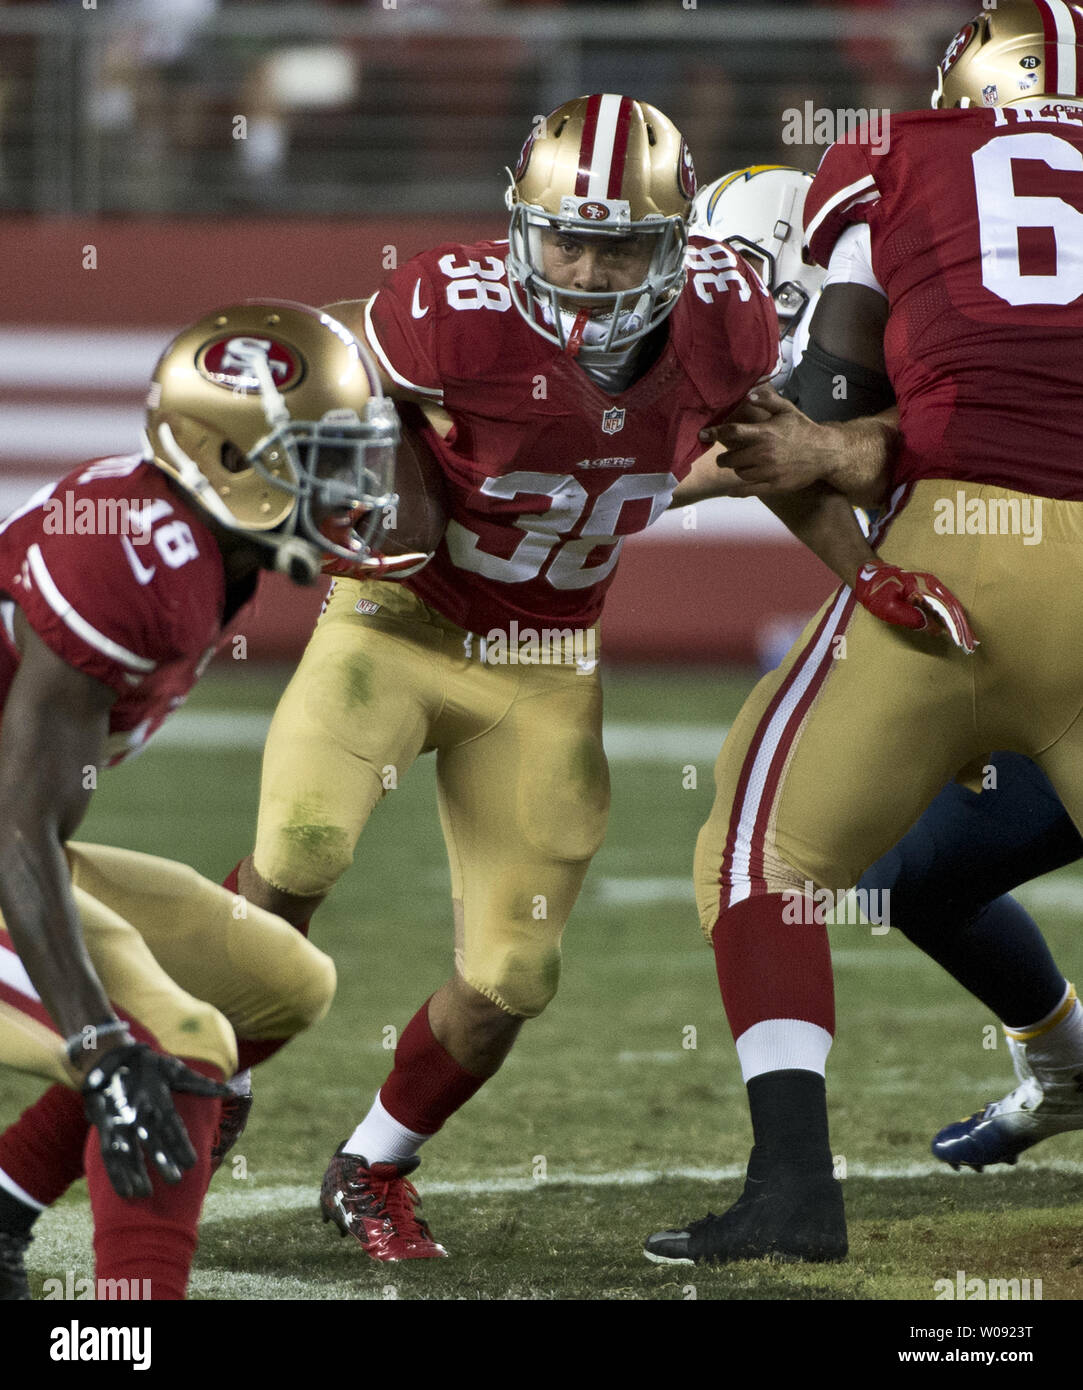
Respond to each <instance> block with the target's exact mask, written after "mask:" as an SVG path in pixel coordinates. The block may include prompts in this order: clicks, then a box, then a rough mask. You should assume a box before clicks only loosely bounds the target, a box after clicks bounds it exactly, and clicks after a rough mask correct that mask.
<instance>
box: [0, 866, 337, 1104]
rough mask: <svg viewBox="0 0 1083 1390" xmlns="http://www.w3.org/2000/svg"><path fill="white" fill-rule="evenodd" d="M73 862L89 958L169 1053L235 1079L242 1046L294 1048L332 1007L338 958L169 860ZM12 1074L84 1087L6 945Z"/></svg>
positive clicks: (6, 1038) (6, 1023)
mask: <svg viewBox="0 0 1083 1390" xmlns="http://www.w3.org/2000/svg"><path fill="white" fill-rule="evenodd" d="M67 855H68V862H69V864H70V865H71V875H72V884H73V888H74V893H75V901H76V906H77V907H78V909H79V916H80V920H81V922H82V926H83V936H84V939H85V941H86V946H87V951H88V953H89V955H90V959H91V961H92V962H93V965H94V968H95V970H96V971H97V973H98V976H99V978H100V979H101V982H102V985H103V987H104V989H105V992H106V994H107V995H108V996H109V999H110V1000H111V1001H112V1003H113V1004H114V1005H115V1006H116V1007H117V1008H118V1009H120V1010H122V1011H123V1012H124V1014H126V1015H127V1016H128V1017H131V1018H133V1019H136V1020H137V1021H138V1022H139V1023H141V1024H143V1026H144V1027H145V1028H147V1029H148V1030H149V1031H150V1032H151V1033H152V1034H153V1035H154V1036H155V1038H156V1039H157V1041H158V1042H159V1044H160V1045H161V1046H162V1048H163V1049H164V1050H165V1051H166V1052H170V1053H172V1054H174V1055H175V1056H181V1057H193V1058H199V1059H201V1060H203V1061H206V1062H211V1063H213V1065H214V1066H216V1067H219V1068H220V1069H221V1071H222V1072H223V1074H224V1075H226V1076H231V1075H232V1074H233V1072H234V1071H235V1070H236V1065H237V1042H236V1039H237V1036H238V1035H239V1036H241V1037H244V1038H252V1039H259V1038H287V1037H291V1036H292V1035H293V1034H294V1033H297V1032H299V1031H301V1029H303V1028H305V1027H307V1026H308V1025H309V1024H310V1023H315V1022H316V1021H317V1020H319V1019H320V1018H322V1017H323V1015H324V1014H325V1013H326V1012H327V1010H328V1009H329V1008H330V1007H331V1000H332V997H333V996H334V992H335V967H334V965H333V963H332V961H331V959H330V958H329V957H328V956H326V955H324V953H323V952H322V951H319V950H317V949H316V947H314V946H313V945H312V944H311V943H310V942H308V941H306V940H305V939H304V937H303V936H302V935H301V934H300V932H298V931H295V930H294V928H293V927H291V926H290V925H289V924H288V923H287V922H284V921H283V920H282V919H281V918H280V917H274V916H272V915H271V914H270V913H269V912H264V911H262V910H261V909H260V908H257V907H254V906H252V905H251V904H249V903H247V902H245V901H244V899H242V898H239V897H237V896H236V895H235V894H233V893H231V892H229V891H228V890H227V889H225V888H222V887H220V886H219V885H218V884H215V883H211V882H210V881H209V880H208V879H205V878H202V877H201V876H200V875H199V874H197V873H196V871H195V870H194V869H191V868H189V867H188V866H187V865H184V864H175V863H173V862H172V861H171V860H168V859H157V858H155V857H153V856H151V855H149V854H137V853H135V852H134V851H132V850H123V849H113V848H111V847H107V846H105V845H87V844H75V843H73V844H69V845H68V846H67ZM0 1063H2V1064H4V1065H6V1066H13V1067H16V1068H17V1069H19V1070H20V1071H29V1072H34V1073H36V1074H37V1075H39V1076H45V1077H48V1078H49V1079H50V1080H52V1081H65V1082H68V1083H69V1084H70V1083H72V1081H73V1080H75V1079H76V1073H75V1072H74V1071H73V1070H72V1068H71V1067H70V1066H69V1065H68V1063H67V1060H66V1058H65V1056H64V1047H63V1040H62V1039H61V1038H60V1036H59V1034H58V1033H57V1030H56V1028H55V1027H54V1026H53V1024H52V1021H51V1020H50V1019H49V1018H48V1016H47V1015H46V1014H45V1011H44V1009H43V1008H42V1006H41V1004H40V1002H39V1001H38V1000H37V995H36V993H35V992H34V991H33V988H32V986H30V984H29V981H28V980H27V979H26V977H25V972H23V971H22V968H21V966H20V964H19V962H18V959H17V957H16V956H15V954H14V951H12V950H10V949H9V948H8V946H7V938H6V937H4V938H2V939H0Z"/></svg>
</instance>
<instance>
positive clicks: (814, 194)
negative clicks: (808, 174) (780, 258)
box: [805, 137, 880, 266]
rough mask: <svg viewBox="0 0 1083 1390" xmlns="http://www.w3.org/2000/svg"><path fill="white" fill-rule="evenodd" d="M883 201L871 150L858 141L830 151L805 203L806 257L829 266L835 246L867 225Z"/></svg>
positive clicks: (835, 145) (848, 142) (821, 165)
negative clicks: (847, 232) (845, 234)
mask: <svg viewBox="0 0 1083 1390" xmlns="http://www.w3.org/2000/svg"><path fill="white" fill-rule="evenodd" d="M879 197H880V190H879V189H878V188H877V186H876V178H875V176H874V174H873V171H872V167H871V164H870V159H869V150H868V148H867V146H866V145H865V144H863V143H862V142H861V140H860V137H858V139H857V140H854V141H846V142H841V141H840V142H839V143H837V144H834V145H832V146H831V147H830V149H829V150H828V151H827V153H826V154H825V155H824V157H823V159H822V160H821V161H820V167H819V169H817V171H816V177H815V179H814V180H813V183H812V187H811V188H810V189H809V191H808V197H807V198H806V199H805V257H806V259H807V260H809V261H811V262H814V263H815V264H817V265H823V266H826V265H827V263H828V261H829V260H830V259H831V252H832V251H833V250H834V248H835V242H836V241H838V239H839V237H840V236H841V235H842V233H843V232H844V231H845V230H846V228H847V227H849V226H851V225H852V224H853V223H855V222H867V221H868V217H869V212H870V210H871V208H872V207H873V206H874V205H875V203H876V201H877V200H878V198H879Z"/></svg>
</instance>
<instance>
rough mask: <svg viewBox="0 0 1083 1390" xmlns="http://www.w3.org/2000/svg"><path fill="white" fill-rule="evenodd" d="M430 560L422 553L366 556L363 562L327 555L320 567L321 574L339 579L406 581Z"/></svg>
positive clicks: (429, 556) (429, 557)
mask: <svg viewBox="0 0 1083 1390" xmlns="http://www.w3.org/2000/svg"><path fill="white" fill-rule="evenodd" d="M430 559H432V556H431V555H426V554H425V553H424V551H418V552H417V553H414V552H410V553H408V554H406V555H366V556H365V558H364V559H363V560H344V559H341V558H340V557H339V556H337V555H329V556H328V557H327V559H326V560H325V561H324V562H323V565H322V566H321V572H322V573H323V574H332V575H336V576H337V577H338V578H340V579H406V578H407V577H408V576H409V575H411V574H416V573H417V571H418V570H419V569H421V568H422V566H423V565H426V564H428V562H429V560H430Z"/></svg>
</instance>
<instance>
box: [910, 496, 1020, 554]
mask: <svg viewBox="0 0 1083 1390" xmlns="http://www.w3.org/2000/svg"><path fill="white" fill-rule="evenodd" d="M933 512H934V516H933V530H934V531H935V532H936V534H937V535H938V536H1021V537H1022V540H1023V544H1024V545H1038V544H1039V543H1040V541H1041V539H1042V499H1041V498H1040V497H968V496H967V495H966V492H965V491H964V490H963V489H962V488H959V489H958V490H957V492H956V493H955V496H954V497H938V498H937V499H936V501H935V502H934V503H933Z"/></svg>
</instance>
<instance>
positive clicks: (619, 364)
mask: <svg viewBox="0 0 1083 1390" xmlns="http://www.w3.org/2000/svg"><path fill="white" fill-rule="evenodd" d="M629 105H631V103H629ZM533 157H534V158H537V157H538V156H537V155H535V156H533ZM673 194H674V196H673V203H674V205H676V204H677V202H678V200H679V199H680V198H681V197H682V195H681V192H680V190H679V189H678V188H677V187H676V186H675V187H674V190H673ZM582 202H583V205H584V207H587V208H590V207H593V206H595V205H594V204H593V203H588V202H587V201H586V200H585V199H584V200H582ZM597 207H598V208H601V209H603V210H604V207H605V205H604V204H602V203H598V204H597ZM577 211H578V210H577ZM592 225H594V226H597V225H599V224H592ZM551 235H553V237H554V243H555V246H554V253H555V254H559V251H560V242H559V239H558V237H557V235H556V234H551ZM640 235H643V234H642V233H641V234H640ZM680 244H681V242H680V241H679V240H678V239H677V238H676V236H675V237H674V247H675V248H677V247H679V246H680ZM575 245H576V243H575V242H574V241H572V240H570V239H569V240H568V241H567V247H568V248H569V250H570V249H571V248H573V247H574V246H575ZM588 245H589V243H588ZM567 254H568V252H567V251H566V252H565V255H567ZM605 254H606V249H605V248H604V247H603V249H602V252H601V254H600V255H599V257H598V259H599V261H603V260H604V257H605ZM608 255H609V257H610V259H612V260H614V261H615V260H616V256H617V253H616V251H615V249H614V248H609V250H608ZM514 264H515V263H514V259H513V254H512V255H509V246H508V244H507V243H500V242H485V243H482V244H480V245H477V246H444V247H440V248H438V249H437V250H435V251H431V252H428V253H426V254H424V255H421V256H418V257H416V258H415V259H414V260H412V261H410V262H409V263H408V264H407V265H405V266H403V267H402V269H401V270H399V271H397V272H396V273H395V274H394V275H392V277H391V278H390V280H389V281H388V283H387V284H385V285H384V286H383V287H382V288H381V289H380V291H379V293H378V294H376V295H375V297H374V298H373V299H372V301H371V303H370V304H369V306H368V312H367V314H366V317H365V331H366V334H367V337H368V341H369V343H370V345H371V346H372V347H373V349H374V351H376V353H377V355H378V358H379V360H380V361H381V363H382V365H383V366H384V368H385V370H386V371H387V372H388V375H389V376H390V377H391V378H392V384H393V386H397V387H398V389H399V390H406V391H411V392H414V393H416V394H418V395H419V396H421V397H422V398H428V399H431V400H432V401H434V402H436V403H438V404H439V405H441V406H442V407H443V408H444V410H445V411H446V412H447V413H448V414H449V415H450V416H451V418H452V420H453V421H454V429H453V431H452V432H451V433H449V434H448V436H447V437H446V438H441V437H440V435H439V434H438V433H435V432H434V434H433V436H432V440H433V445H434V448H435V449H436V451H437V453H438V455H439V458H440V461H441V464H442V466H443V472H444V477H445V479H446V481H447V487H448V493H449V501H450V519H449V522H448V527H447V534H446V537H445V543H444V545H442V546H441V547H440V549H439V551H438V552H437V554H436V556H435V557H434V559H433V561H432V562H431V563H430V564H429V565H427V566H426V567H425V569H424V570H422V571H421V572H420V573H419V574H417V575H416V576H414V577H413V578H412V579H410V580H408V581H407V583H408V585H409V587H410V588H411V589H413V590H414V592H415V593H417V594H418V595H419V596H420V597H421V598H423V599H424V600H425V601H426V602H427V603H429V604H431V605H432V606H433V607H435V608H436V609H438V610H439V612H440V613H442V614H443V616H444V617H446V618H448V619H450V620H451V621H452V622H454V623H456V624H457V625H458V626H460V627H463V628H466V629H468V630H469V631H472V632H476V633H482V634H484V633H487V632H488V631H489V630H490V629H492V628H497V629H506V628H507V627H508V625H509V623H510V622H511V621H512V620H513V619H516V620H518V622H519V624H520V626H526V625H529V626H532V627H535V628H537V627H543V626H554V627H563V626H568V625H570V626H573V627H587V626H589V625H590V624H591V623H593V622H594V621H595V620H596V619H597V617H598V615H599V613H600V611H601V608H602V601H603V599H604V596H605V591H606V589H607V588H608V587H609V584H610V582H611V580H612V578H613V575H614V573H615V571H616V566H617V560H618V558H619V555H620V550H621V545H622V543H623V538H624V537H625V536H626V535H628V534H630V533H631V532H634V531H640V530H642V529H643V528H644V527H645V526H647V525H649V523H650V522H652V521H654V520H655V519H656V518H657V517H658V516H659V515H660V514H661V513H662V512H663V511H664V510H665V509H666V507H667V506H668V505H669V501H670V498H671V496H672V494H673V489H674V487H675V486H676V484H677V482H678V481H679V480H680V479H681V478H682V477H683V476H684V475H685V473H686V472H687V471H688V468H689V465H690V464H691V463H692V461H693V459H695V458H696V457H697V456H698V455H699V454H701V453H702V452H703V446H702V445H701V444H700V443H699V441H698V438H697V435H698V431H699V429H700V428H701V427H702V425H703V424H705V423H706V422H707V421H708V420H713V419H716V418H719V417H721V416H723V415H725V414H728V412H729V411H730V410H731V409H732V408H733V406H735V405H736V404H737V402H738V401H739V400H740V399H741V398H742V396H743V395H744V393H745V392H746V391H747V390H748V388H749V387H751V386H753V385H755V383H756V382H757V381H758V380H760V379H761V378H762V377H763V376H764V375H765V373H769V372H770V371H771V370H772V369H773V366H774V363H775V358H776V355H777V352H778V326H777V321H776V318H775V313H774V310H773V307H772V305H771V303H770V300H769V299H768V298H767V296H766V295H765V294H764V292H763V290H762V289H761V288H760V286H759V282H758V281H757V280H756V279H755V277H754V276H752V275H750V274H749V272H748V270H747V268H739V267H738V262H737V260H736V258H735V257H734V255H733V254H732V252H730V251H728V250H727V249H726V248H725V247H724V246H720V245H715V244H711V243H707V242H703V243H700V242H699V241H698V239H697V241H696V242H695V243H693V246H692V248H691V267H692V269H691V271H690V279H691V281H692V283H691V284H690V285H689V287H688V289H687V290H686V291H685V292H684V293H681V294H679V296H678V295H677V290H676V288H675V289H674V290H672V291H671V293H672V294H673V295H674V296H676V303H675V304H673V305H667V306H666V307H667V308H670V309H671V312H670V313H669V315H668V318H667V320H666V327H665V328H664V329H662V330H660V334H661V336H663V337H664V342H660V343H657V344H651V345H650V348H647V347H645V346H644V347H643V348H641V349H640V350H639V352H638V353H637V351H636V348H635V346H634V345H633V346H632V347H630V348H625V350H624V351H623V353H622V352H614V351H612V350H611V351H610V352H608V353H605V352H602V351H600V350H599V349H597V348H595V347H594V345H593V344H592V343H591V342H590V341H589V337H586V336H585V337H584V342H583V344H582V345H581V346H580V348H579V351H578V352H573V351H571V350H561V348H560V346H559V345H558V344H555V343H552V342H551V341H549V340H548V339H547V337H545V336H543V335H542V334H540V333H535V332H531V331H530V328H529V327H528V325H527V323H525V322H524V320H523V317H522V315H521V314H519V313H516V312H515V308H514V307H513V295H514V294H515V293H516V288H517V287H516V282H515V280H514V278H513V275H514ZM695 266H701V267H702V269H701V270H700V271H698V272H697V271H695V269H694V267H695ZM606 269H607V267H606V266H605V265H602V266H601V267H600V269H596V268H593V267H591V268H588V269H587V276H588V277H589V275H591V274H594V275H597V276H599V278H601V277H602V276H604V275H605V273H606ZM682 274H683V272H682ZM587 283H588V284H589V283H590V280H589V278H588V279H587ZM564 312H565V314H566V315H567V316H568V317H569V318H570V317H571V314H570V311H567V310H565V311H564ZM626 317H627V318H628V319H629V320H632V319H636V318H640V317H642V316H641V315H640V314H637V313H636V312H634V311H630V312H628V313H627V315H626ZM543 326H544V320H543ZM585 326H586V327H587V328H589V327H595V328H597V325H595V324H592V323H591V321H590V320H585ZM570 331H571V332H574V331H575V326H574V321H573V322H572V324H571V328H570ZM592 348H594V350H593V351H592ZM648 352H649V353H651V354H652V355H655V356H656V360H654V361H653V362H652V363H651V365H650V367H649V370H646V371H644V370H643V366H644V365H645V364H644V363H643V361H642V359H643V357H644V354H645V353H648ZM606 357H608V358H610V359H612V362H611V363H610V364H609V365H608V366H607V365H606V364H605V363H599V362H598V359H599V358H606ZM622 358H623V361H622V360H621V359H622ZM595 364H597V368H596V370H593V371H592V370H591V369H592V367H594V365H595ZM584 368H586V369H587V370H584ZM621 387H623V389H620V388H621Z"/></svg>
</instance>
